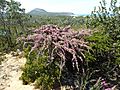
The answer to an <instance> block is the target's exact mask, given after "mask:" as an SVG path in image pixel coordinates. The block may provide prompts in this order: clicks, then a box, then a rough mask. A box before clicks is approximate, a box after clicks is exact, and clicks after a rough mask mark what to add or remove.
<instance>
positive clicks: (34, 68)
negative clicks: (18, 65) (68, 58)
mask: <svg viewBox="0 0 120 90" xmlns="http://www.w3.org/2000/svg"><path fill="white" fill-rule="evenodd" d="M29 49H30V47H28V48H27V49H26V50H25V54H26V55H25V56H26V58H27V62H26V64H25V66H24V67H23V68H22V69H23V73H22V76H21V78H20V79H22V80H23V83H24V84H28V83H33V82H35V87H36V88H41V89H42V90H50V89H51V88H53V85H54V84H55V82H56V81H57V79H58V77H59V68H58V67H57V66H56V65H55V63H56V62H54V63H51V64H49V65H47V63H48V62H47V61H48V60H47V59H48V55H47V53H46V54H45V55H42V56H38V55H37V53H36V52H35V51H34V52H32V53H31V54H30V55H29V56H28V54H29Z"/></svg>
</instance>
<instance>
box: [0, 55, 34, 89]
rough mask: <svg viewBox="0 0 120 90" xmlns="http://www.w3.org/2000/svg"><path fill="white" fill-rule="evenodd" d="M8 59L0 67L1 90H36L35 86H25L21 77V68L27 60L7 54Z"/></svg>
mask: <svg viewBox="0 0 120 90" xmlns="http://www.w3.org/2000/svg"><path fill="white" fill-rule="evenodd" d="M5 56H6V59H5V60H4V61H3V62H2V64H1V65H0V90H35V89H34V86H32V85H31V86H30V85H23V84H22V81H21V80H19V77H20V76H21V74H22V71H21V69H20V68H21V66H23V65H24V64H25V62H26V59H25V58H19V57H17V56H16V57H13V56H12V55H11V54H6V55H5Z"/></svg>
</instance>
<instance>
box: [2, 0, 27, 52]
mask: <svg viewBox="0 0 120 90" xmlns="http://www.w3.org/2000/svg"><path fill="white" fill-rule="evenodd" d="M20 6H21V4H20V3H19V2H16V1H14V0H10V1H7V0H1V1H0V32H2V33H0V46H1V47H0V51H4V52H5V51H7V52H9V51H10V50H16V48H17V47H16V44H17V43H16V39H17V38H18V36H20V35H21V33H25V32H26V31H25V29H26V24H25V23H26V22H27V21H28V18H29V17H26V16H27V15H26V14H25V10H24V9H22V8H20ZM4 32H5V33H4ZM25 34H26V33H25Z"/></svg>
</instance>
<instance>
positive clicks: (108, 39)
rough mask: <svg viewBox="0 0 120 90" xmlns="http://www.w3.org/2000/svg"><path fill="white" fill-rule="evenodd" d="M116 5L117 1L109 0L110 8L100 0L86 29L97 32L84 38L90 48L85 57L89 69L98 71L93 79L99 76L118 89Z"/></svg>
mask: <svg viewBox="0 0 120 90" xmlns="http://www.w3.org/2000/svg"><path fill="white" fill-rule="evenodd" d="M117 4H118V3H117V0H111V3H110V7H107V4H106V2H105V0H102V1H101V2H100V6H99V7H98V9H97V8H95V10H94V11H93V12H92V15H91V16H90V18H89V20H90V21H89V23H88V27H89V28H92V29H93V28H97V29H98V30H97V31H94V33H93V35H92V36H90V37H87V38H86V40H88V41H89V44H90V46H91V48H92V51H91V52H90V54H89V53H87V54H86V55H88V56H87V59H90V60H89V61H91V62H89V63H88V66H89V68H90V69H91V70H99V73H95V76H94V77H96V76H97V77H98V76H101V77H102V78H105V79H106V80H107V81H108V82H109V83H110V84H111V85H117V84H118V88H119V87H120V85H119V80H120V78H119V77H118V76H119V75H120V72H119V69H120V67H119V65H120V61H119V60H120V58H119V57H120V56H119V55H120V47H119V45H120V43H119V42H120V39H119V35H120V33H119V32H120V27H119V18H120V13H119V11H120V10H119V7H118V6H117ZM93 65H94V66H93ZM115 74H116V75H115ZM113 78H114V80H113Z"/></svg>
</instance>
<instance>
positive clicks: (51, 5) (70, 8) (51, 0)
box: [15, 0, 110, 15]
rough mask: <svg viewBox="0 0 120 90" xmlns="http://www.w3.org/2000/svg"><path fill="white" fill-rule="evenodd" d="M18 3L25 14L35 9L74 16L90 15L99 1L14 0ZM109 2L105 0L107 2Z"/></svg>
mask: <svg viewBox="0 0 120 90" xmlns="http://www.w3.org/2000/svg"><path fill="white" fill-rule="evenodd" d="M15 1H18V2H20V3H21V4H22V5H21V7H22V8H25V10H26V12H30V11H31V10H33V9H35V8H39V9H44V10H46V11H47V12H72V13H74V14H76V15H81V14H91V11H93V10H94V7H97V6H99V5H100V4H99V2H100V1H101V0H74V1H73V0H66V1H64V0H57V1H56V0H44V1H43V0H29V1H27V0H15ZM109 1H110V0H107V2H109Z"/></svg>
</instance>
